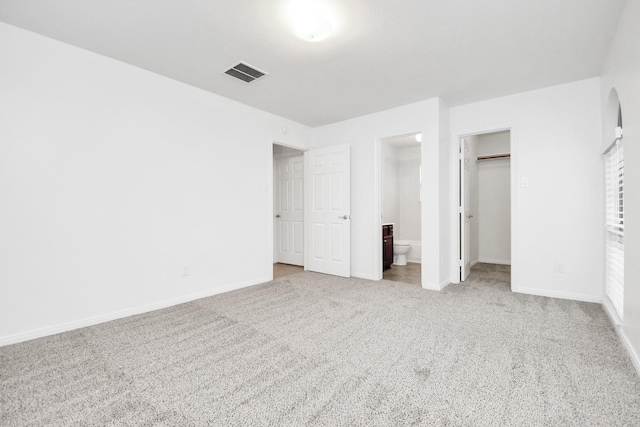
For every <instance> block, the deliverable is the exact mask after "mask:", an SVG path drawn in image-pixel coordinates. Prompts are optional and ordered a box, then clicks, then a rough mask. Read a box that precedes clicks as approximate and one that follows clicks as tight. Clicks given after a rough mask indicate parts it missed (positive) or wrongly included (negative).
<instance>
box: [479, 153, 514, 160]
mask: <svg viewBox="0 0 640 427" xmlns="http://www.w3.org/2000/svg"><path fill="white" fill-rule="evenodd" d="M510 157H511V154H509V153H505V154H490V155H486V156H478V157H476V161H478V162H483V161H485V160H498V159H508V158H510Z"/></svg>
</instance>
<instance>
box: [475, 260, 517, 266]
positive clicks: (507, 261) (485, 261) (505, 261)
mask: <svg viewBox="0 0 640 427" xmlns="http://www.w3.org/2000/svg"><path fill="white" fill-rule="evenodd" d="M478 262H482V263H485V264H501V265H511V261H510V260H504V259H490V258H478V261H476V263H478Z"/></svg>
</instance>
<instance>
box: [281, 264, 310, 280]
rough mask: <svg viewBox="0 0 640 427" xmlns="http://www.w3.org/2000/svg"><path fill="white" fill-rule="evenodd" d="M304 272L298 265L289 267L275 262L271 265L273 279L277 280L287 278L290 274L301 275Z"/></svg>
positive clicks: (289, 265)
mask: <svg viewBox="0 0 640 427" xmlns="http://www.w3.org/2000/svg"><path fill="white" fill-rule="evenodd" d="M303 271H304V268H303V267H302V266H300V265H291V264H282V263H280V262H277V263H275V264H273V278H274V279H277V278H278V277H282V276H288V275H290V274H296V273H301V272H303Z"/></svg>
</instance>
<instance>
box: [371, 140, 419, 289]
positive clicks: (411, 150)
mask: <svg viewBox="0 0 640 427" xmlns="http://www.w3.org/2000/svg"><path fill="white" fill-rule="evenodd" d="M421 141H422V134H421V133H411V134H408V135H401V136H395V137H390V138H383V139H381V141H380V144H381V147H380V154H381V155H380V163H381V164H380V171H381V186H380V188H381V195H380V196H381V222H382V230H381V231H380V236H381V241H380V244H381V245H382V262H381V268H382V278H383V279H385V280H393V281H397V282H403V283H409V284H414V285H417V286H421V285H422V268H421V262H422V243H421V234H422V206H421V193H422V192H421V186H422V166H421V155H422V154H421V153H422V144H421Z"/></svg>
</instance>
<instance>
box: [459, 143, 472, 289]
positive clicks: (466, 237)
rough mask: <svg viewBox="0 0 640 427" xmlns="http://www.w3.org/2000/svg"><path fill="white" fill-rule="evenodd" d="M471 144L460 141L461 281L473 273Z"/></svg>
mask: <svg viewBox="0 0 640 427" xmlns="http://www.w3.org/2000/svg"><path fill="white" fill-rule="evenodd" d="M469 162H470V159H469V143H468V142H467V140H466V139H464V138H461V140H460V209H459V210H458V212H460V281H462V282H464V281H465V280H467V277H469V274H470V273H471V218H473V216H472V215H471V212H470V210H469V209H470V207H471V197H470V189H471V187H470V185H469Z"/></svg>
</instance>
